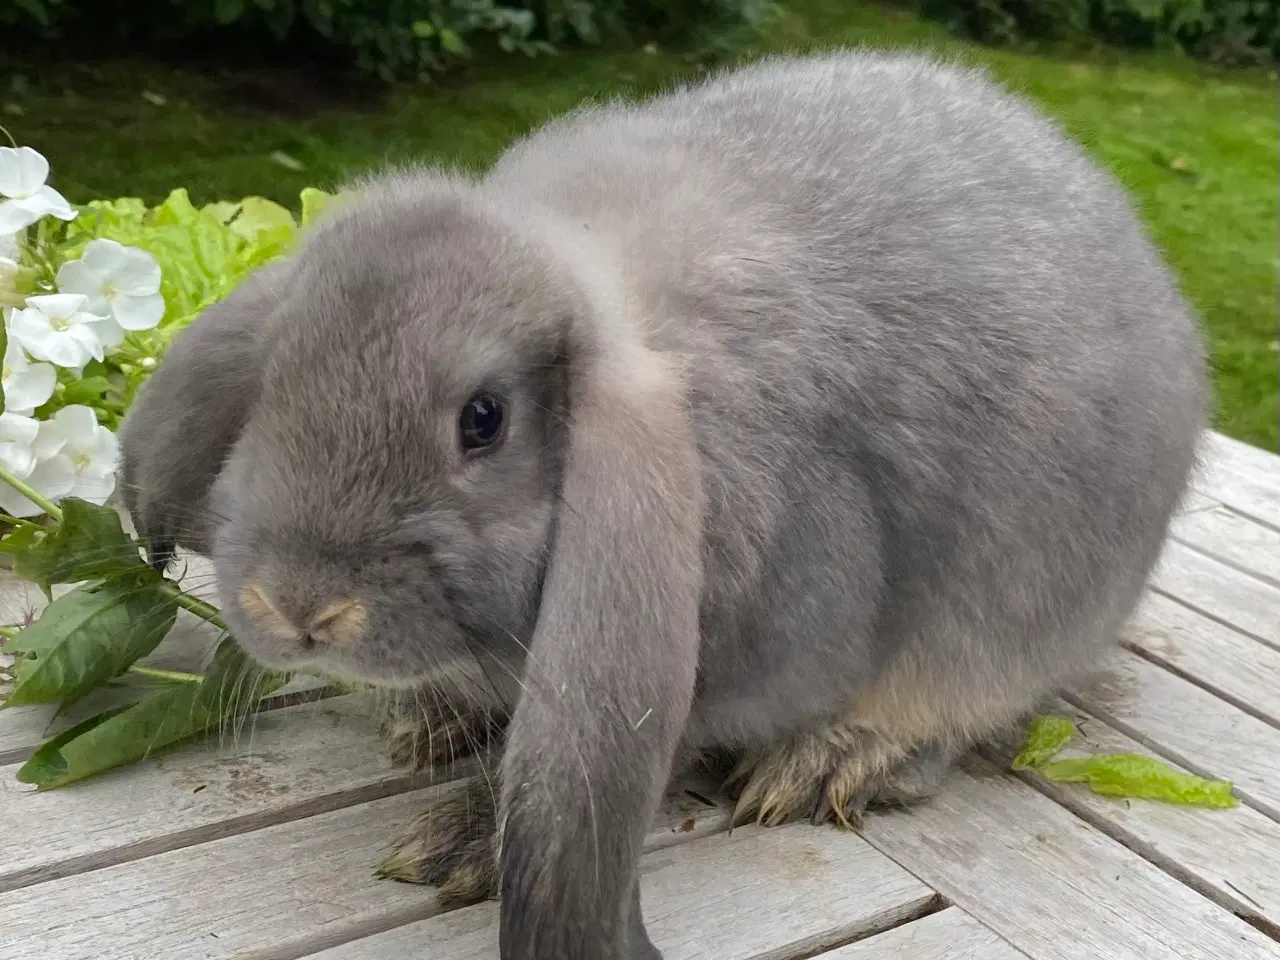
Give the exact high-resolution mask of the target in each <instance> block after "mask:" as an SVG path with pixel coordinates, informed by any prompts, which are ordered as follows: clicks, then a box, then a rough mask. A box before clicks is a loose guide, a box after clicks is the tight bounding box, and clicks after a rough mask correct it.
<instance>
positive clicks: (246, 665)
mask: <svg viewBox="0 0 1280 960" xmlns="http://www.w3.org/2000/svg"><path fill="white" fill-rule="evenodd" d="M287 679H288V678H287V677H286V676H283V675H280V674H274V673H267V672H264V671H262V670H261V669H259V668H258V667H257V666H255V665H254V664H253V662H252V661H250V660H249V659H248V657H246V656H245V655H244V653H243V652H242V651H241V650H240V648H239V647H237V646H236V645H235V644H234V643H233V642H232V641H230V640H224V641H223V642H222V643H221V644H219V646H218V650H217V652H216V654H215V655H214V662H213V665H212V666H211V668H210V670H209V673H208V675H207V676H206V677H205V678H204V680H203V681H201V682H200V683H187V684H177V685H174V686H172V687H170V688H168V689H166V690H164V691H162V692H160V693H158V694H156V695H155V696H152V697H148V698H147V699H145V700H142V701H140V702H138V703H134V704H132V705H131V706H128V707H124V708H116V709H114V710H111V711H108V712H106V713H103V714H99V715H98V716H96V717H93V718H92V719H90V720H86V721H85V722H84V723H82V724H79V725H78V726H76V727H73V728H72V729H71V730H68V731H65V732H64V733H62V734H59V735H58V736H57V737H55V738H53V739H52V740H50V741H49V742H48V743H46V744H44V745H42V746H41V747H40V749H39V750H37V751H36V752H35V754H33V755H32V757H31V759H30V760H28V761H27V762H26V763H25V764H24V765H23V766H22V768H21V769H20V770H19V771H18V779H19V780H21V781H22V782H24V783H31V784H35V785H36V787H37V788H38V789H40V790H52V789H56V788H58V787H64V786H67V785H68V784H71V783H75V782H76V781H79V780H84V779H85V778H86V777H91V776H94V775H95V774H98V773H102V772H103V771H105V770H110V769H113V768H115V767H120V766H124V765H125V764H129V763H134V762H136V761H138V760H142V759H145V758H146V757H148V756H150V755H151V754H152V753H155V752H156V751H158V750H161V749H163V748H165V747H170V746H174V745H176V744H178V743H180V742H183V741H185V740H189V739H191V738H193V737H196V736H199V735H200V734H203V733H206V732H207V731H210V730H215V729H216V730H223V731H227V732H228V733H229V734H230V733H232V732H234V730H235V728H236V726H237V725H238V724H240V723H242V722H243V721H244V719H245V718H246V717H247V716H248V715H249V713H250V712H251V711H252V710H253V709H254V708H255V707H256V706H257V704H258V702H259V701H260V700H261V699H262V698H263V697H265V696H267V695H268V694H269V693H271V692H272V691H274V690H277V689H279V688H280V687H281V686H283V685H284V683H285V682H286V681H287Z"/></svg>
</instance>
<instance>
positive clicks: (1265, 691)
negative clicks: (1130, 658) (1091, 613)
mask: <svg viewBox="0 0 1280 960" xmlns="http://www.w3.org/2000/svg"><path fill="white" fill-rule="evenodd" d="M1122 641H1123V643H1124V645H1125V646H1127V647H1128V648H1129V649H1130V650H1133V651H1135V652H1138V653H1140V654H1141V655H1142V656H1144V657H1146V658H1147V659H1148V660H1152V661H1154V662H1156V663H1158V664H1160V665H1161V666H1164V667H1166V668H1167V669H1169V670H1172V671H1174V672H1175V673H1179V674H1181V675H1183V676H1185V677H1187V678H1188V679H1190V680H1192V681H1193V682H1195V683H1198V684H1199V685H1201V686H1203V687H1205V688H1206V689H1208V690H1209V691H1210V692H1211V693H1213V694H1214V695H1215V696H1218V697H1221V698H1223V699H1225V700H1227V701H1229V702H1230V703H1233V704H1234V705H1235V706H1238V707H1240V708H1241V709H1243V710H1245V711H1247V712H1249V713H1252V714H1254V715H1255V716H1257V717H1259V718H1261V719H1263V720H1266V721H1267V722H1268V723H1270V724H1272V725H1273V726H1277V727H1280V650H1275V649H1273V648H1272V647H1269V646H1267V645H1266V644H1264V643H1260V642H1259V641H1257V640H1254V639H1253V638H1252V637H1247V636H1245V635H1244V634H1242V633H1240V632H1239V631H1238V630H1235V629H1234V628H1232V627H1228V626H1225V625H1224V624H1221V623H1218V622H1217V621H1215V620H1210V619H1209V618H1208V617H1205V616H1202V615H1200V614H1198V613H1196V612H1195V611H1194V610H1191V609H1189V608H1187V607H1185V606H1183V605H1182V604H1180V603H1177V602H1176V601H1174V600H1170V599H1169V598H1168V597H1163V596H1161V595H1159V594H1156V593H1152V594H1148V595H1147V597H1146V598H1145V599H1144V600H1143V602H1142V604H1141V606H1140V607H1139V608H1138V610H1137V612H1136V615H1135V616H1134V617H1133V618H1132V619H1131V621H1130V623H1129V625H1128V626H1127V627H1126V628H1125V630H1124V632H1123V633H1122Z"/></svg>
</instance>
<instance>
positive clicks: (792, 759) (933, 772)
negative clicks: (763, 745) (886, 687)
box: [726, 728, 954, 828]
mask: <svg viewBox="0 0 1280 960" xmlns="http://www.w3.org/2000/svg"><path fill="white" fill-rule="evenodd" d="M953 757H954V754H952V753H951V752H950V751H948V750H945V749H944V748H942V747H941V746H940V745H936V744H932V743H930V744H927V745H925V746H922V747H920V748H918V749H914V750H909V749H904V748H903V747H901V746H899V745H897V744H894V743H893V742H891V741H889V740H886V739H885V738H883V737H881V736H880V735H878V734H876V733H874V732H873V731H870V730H862V729H857V728H833V729H832V730H829V731H824V732H823V733H822V734H806V735H803V736H800V737H795V738H792V739H791V740H789V741H787V742H786V743H784V744H782V745H780V746H777V747H774V748H773V749H772V750H769V751H767V752H765V753H763V754H758V755H750V756H747V757H745V758H744V759H743V761H742V762H740V763H739V765H738V767H737V769H736V770H735V771H734V773H733V774H732V775H731V776H730V778H729V782H728V783H727V784H726V787H727V788H728V789H729V791H730V793H731V795H734V794H736V805H735V808H734V815H733V822H734V824H735V825H737V824H742V823H746V822H755V823H757V824H761V825H763V826H775V825H777V824H781V823H786V822H789V821H793V820H800V819H808V820H810V821H811V822H813V823H815V824H820V823H826V822H829V821H835V822H836V823H838V824H840V825H842V826H845V827H849V828H854V827H856V826H857V825H858V824H859V822H860V819H861V816H862V814H863V812H864V811H865V810H866V809H867V808H868V807H877V806H888V805H901V806H905V805H907V804H910V803H913V802H915V801H916V800H921V799H925V798H926V797H929V796H932V795H933V794H934V793H936V792H937V790H938V788H939V787H940V786H941V784H942V782H943V780H945V778H946V774H947V771H948V770H949V769H950V766H951V761H952V759H953Z"/></svg>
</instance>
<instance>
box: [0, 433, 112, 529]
mask: <svg viewBox="0 0 1280 960" xmlns="http://www.w3.org/2000/svg"><path fill="white" fill-rule="evenodd" d="M43 427H44V424H43V423H41V422H40V421H38V420H32V419H31V418H30V417H22V416H19V415H18V414H16V413H10V412H8V411H7V410H6V411H5V412H4V413H0V463H3V464H4V466H5V469H7V470H8V471H9V472H10V473H12V474H13V475H14V476H16V477H17V478H18V479H19V480H25V481H26V482H27V483H28V484H30V485H31V486H32V487H34V488H35V489H36V490H38V491H39V492H40V493H42V494H44V495H45V496H47V497H49V498H50V499H56V498H58V497H62V496H65V495H66V494H67V493H68V492H70V491H71V489H72V488H73V486H74V483H73V481H72V478H71V476H70V475H69V474H66V471H63V470H60V469H58V468H57V467H55V469H53V470H49V469H46V468H45V465H44V464H43V463H41V462H40V460H41V456H42V454H44V453H46V452H47V450H48V449H51V448H50V446H49V445H48V444H43V445H42V444H41V437H40V434H41V432H42V429H43ZM113 439H114V438H113ZM42 446H43V448H44V449H42ZM60 446H62V445H58V444H55V445H54V446H53V447H52V449H55V450H56V449H59V448H60ZM64 474H66V475H64ZM0 509H3V510H5V511H6V512H7V513H9V514H11V515H12V516H15V517H37V516H39V515H40V514H42V513H44V511H43V510H42V509H41V508H40V507H37V506H36V505H35V504H34V503H32V502H31V501H30V500H28V499H27V498H26V497H24V496H23V495H22V494H20V493H18V491H17V490H15V489H13V487H11V486H9V485H8V484H7V483H3V482H0Z"/></svg>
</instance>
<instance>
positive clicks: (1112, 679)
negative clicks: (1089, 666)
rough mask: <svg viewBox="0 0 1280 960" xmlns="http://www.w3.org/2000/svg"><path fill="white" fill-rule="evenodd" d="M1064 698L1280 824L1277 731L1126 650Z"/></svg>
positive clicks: (1112, 658)
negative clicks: (1228, 784) (1225, 784)
mask: <svg viewBox="0 0 1280 960" xmlns="http://www.w3.org/2000/svg"><path fill="white" fill-rule="evenodd" d="M1064 699H1066V700H1068V701H1069V702H1070V703H1072V704H1073V705H1074V706H1076V707H1079V708H1080V709H1082V710H1084V711H1086V712H1088V713H1091V714H1093V715H1094V716H1096V717H1097V718H1098V719H1100V720H1102V721H1103V722H1105V723H1107V724H1108V725H1110V726H1111V727H1114V728H1115V729H1117V730H1119V731H1120V732H1122V733H1124V734H1126V735H1127V736H1130V737H1132V738H1133V739H1134V740H1137V741H1138V742H1139V743H1142V744H1144V745H1146V746H1148V747H1150V748H1151V749H1153V750H1154V751H1156V752H1157V753H1159V754H1160V755H1161V756H1164V757H1166V758H1168V759H1169V760H1171V761H1172V762H1174V763H1177V764H1179V765H1181V766H1183V767H1186V768H1187V769H1188V770H1193V771H1195V772H1196V773H1198V774H1200V775H1202V776H1207V777H1216V778H1221V779H1226V780H1231V781H1233V782H1234V784H1235V789H1236V794H1237V795H1238V796H1239V797H1240V798H1241V799H1242V800H1244V801H1245V802H1247V803H1249V804H1250V805H1252V806H1253V807H1254V808H1255V809H1257V810H1259V811H1261V812H1262V813H1264V814H1266V815H1267V816H1268V817H1270V818H1271V819H1272V820H1276V821H1280V763H1277V760H1276V758H1277V757H1280V730H1277V729H1276V728H1275V727H1273V726H1271V725H1270V724H1268V723H1265V722H1263V721H1262V720H1259V719H1258V718H1257V717H1255V716H1252V715H1251V714H1249V713H1246V712H1244V711H1243V710H1241V709H1239V708H1238V707H1236V706H1233V705H1232V704H1230V703H1227V702H1226V701H1225V700H1222V699H1220V698H1218V697H1215V696H1214V695H1213V694H1211V693H1209V692H1207V691H1205V690H1203V689H1201V688H1200V687H1198V686H1196V685H1195V684H1192V683H1189V682H1188V681H1186V680H1184V679H1182V678H1181V677H1178V676H1175V675H1174V674H1172V673H1170V672H1169V671H1167V670H1164V669H1162V668H1160V667H1158V666H1156V665H1155V664H1153V663H1149V662H1147V661H1146V660H1144V659H1142V658H1141V657H1138V656H1136V655H1134V654H1132V653H1129V652H1128V651H1119V652H1117V653H1116V654H1115V655H1114V656H1112V657H1111V658H1109V659H1108V660H1107V662H1106V666H1105V668H1104V669H1103V670H1102V671H1100V672H1099V673H1098V674H1097V676H1095V677H1094V678H1092V679H1091V680H1090V681H1088V682H1087V683H1084V684H1081V685H1080V686H1079V687H1078V688H1077V689H1075V690H1073V691H1071V692H1069V693H1068V694H1067V695H1066V696H1065V697H1064Z"/></svg>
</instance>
